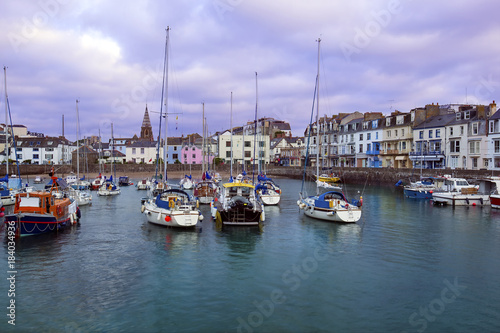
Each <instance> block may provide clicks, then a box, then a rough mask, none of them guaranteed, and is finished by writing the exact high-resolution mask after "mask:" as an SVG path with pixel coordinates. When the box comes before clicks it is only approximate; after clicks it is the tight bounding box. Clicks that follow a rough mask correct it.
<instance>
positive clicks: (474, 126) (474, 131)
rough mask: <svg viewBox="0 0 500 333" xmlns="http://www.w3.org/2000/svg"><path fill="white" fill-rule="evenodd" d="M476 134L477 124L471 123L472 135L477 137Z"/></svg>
mask: <svg viewBox="0 0 500 333" xmlns="http://www.w3.org/2000/svg"><path fill="white" fill-rule="evenodd" d="M477 134H478V123H473V124H472V135H477Z"/></svg>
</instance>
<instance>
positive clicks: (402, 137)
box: [280, 101, 500, 170]
mask: <svg viewBox="0 0 500 333" xmlns="http://www.w3.org/2000/svg"><path fill="white" fill-rule="evenodd" d="M499 120H500V112H497V107H496V103H495V101H493V102H492V103H490V104H489V105H464V104H447V105H439V104H430V105H426V106H425V107H422V108H415V109H412V110H411V111H410V112H407V113H404V112H399V111H395V112H393V113H391V114H390V115H389V116H384V115H383V114H381V113H373V112H369V113H364V114H362V113H359V112H355V113H350V114H338V115H335V116H332V117H326V116H325V117H322V118H320V119H319V120H318V121H317V122H315V123H314V124H313V125H312V126H310V127H308V128H307V129H306V131H305V140H306V142H307V140H310V147H311V149H310V152H309V153H310V158H309V160H310V161H311V165H316V159H317V156H318V158H319V161H318V163H319V164H320V166H322V167H339V166H340V167H342V166H346V167H368V168H380V167H390V168H426V169H443V168H452V169H457V168H461V169H491V170H499V169H500V123H499ZM309 132H310V135H309ZM318 140H319V141H318ZM317 149H319V153H318V154H317V152H318V151H317ZM287 154H288V155H290V156H291V155H292V154H291V153H290V152H288V151H284V155H283V156H280V162H282V163H284V164H285V165H290V164H292V163H289V162H290V161H291V159H290V158H288V156H287Z"/></svg>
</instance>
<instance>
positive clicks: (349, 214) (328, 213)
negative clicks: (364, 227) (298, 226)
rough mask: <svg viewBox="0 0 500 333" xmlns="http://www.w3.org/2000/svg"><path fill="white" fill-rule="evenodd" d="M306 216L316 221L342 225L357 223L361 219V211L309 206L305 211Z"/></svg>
mask: <svg viewBox="0 0 500 333" xmlns="http://www.w3.org/2000/svg"><path fill="white" fill-rule="evenodd" d="M304 214H305V215H306V216H309V217H312V218H314V219H318V220H323V221H330V222H340V223H356V222H358V221H359V219H360V218H361V210H359V209H337V210H331V209H324V208H318V207H314V206H308V207H307V208H306V209H305V210H304Z"/></svg>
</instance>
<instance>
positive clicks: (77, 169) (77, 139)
mask: <svg viewBox="0 0 500 333" xmlns="http://www.w3.org/2000/svg"><path fill="white" fill-rule="evenodd" d="M78 102H79V101H78V99H77V100H76V178H77V181H79V180H80V152H79V151H78V150H79V148H80V142H79V135H80V132H79V131H78V128H79V127H80V123H79V121H80V118H79V115H78Z"/></svg>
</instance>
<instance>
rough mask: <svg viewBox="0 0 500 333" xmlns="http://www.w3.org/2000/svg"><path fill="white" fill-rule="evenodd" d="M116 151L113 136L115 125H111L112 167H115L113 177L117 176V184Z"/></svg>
mask: <svg viewBox="0 0 500 333" xmlns="http://www.w3.org/2000/svg"><path fill="white" fill-rule="evenodd" d="M114 150H115V138H114V136H113V123H111V165H112V166H113V175H114V176H115V182H116V169H115V157H114Z"/></svg>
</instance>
